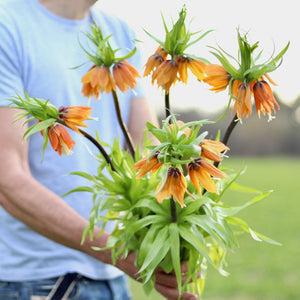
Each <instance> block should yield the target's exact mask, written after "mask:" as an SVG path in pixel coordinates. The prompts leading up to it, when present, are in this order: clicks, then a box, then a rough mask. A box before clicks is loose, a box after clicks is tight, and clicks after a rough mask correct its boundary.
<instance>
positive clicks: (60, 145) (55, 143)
mask: <svg viewBox="0 0 300 300" xmlns="http://www.w3.org/2000/svg"><path fill="white" fill-rule="evenodd" d="M48 136H49V140H50V143H51V146H52V148H53V150H54V151H56V152H58V154H59V155H62V154H64V155H69V154H71V151H70V149H72V150H74V145H75V142H74V141H73V139H72V138H71V136H70V134H69V132H68V130H67V129H66V128H65V127H63V126H62V125H59V124H57V125H55V126H51V127H49V128H48Z"/></svg>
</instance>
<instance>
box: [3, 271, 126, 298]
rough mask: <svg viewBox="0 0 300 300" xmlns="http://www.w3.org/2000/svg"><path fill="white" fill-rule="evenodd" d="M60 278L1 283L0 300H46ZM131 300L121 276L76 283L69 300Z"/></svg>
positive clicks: (124, 278)
mask: <svg viewBox="0 0 300 300" xmlns="http://www.w3.org/2000/svg"><path fill="white" fill-rule="evenodd" d="M57 279H58V278H51V279H45V280H38V281H22V282H5V281H0V300H45V299H46V297H47V295H48V294H49V293H50V291H51V289H52V288H53V286H54V285H55V283H56V281H57ZM73 299H74V300H129V299H131V297H130V293H129V288H128V284H127V279H126V277H125V276H120V277H117V278H115V279H110V280H91V279H88V278H84V277H82V278H81V279H80V280H77V281H76V284H75V285H74V288H73V290H72V292H71V293H70V295H69V296H68V300H73ZM56 300H59V299H56Z"/></svg>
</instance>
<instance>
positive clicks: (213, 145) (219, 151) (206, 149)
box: [200, 139, 229, 162]
mask: <svg viewBox="0 0 300 300" xmlns="http://www.w3.org/2000/svg"><path fill="white" fill-rule="evenodd" d="M200 147H201V157H203V158H207V159H209V160H213V161H215V162H220V161H221V160H222V158H223V153H224V152H225V151H227V150H229V148H228V147H227V146H226V145H225V144H223V143H221V142H218V141H213V140H207V139H203V140H202V141H201V143H200Z"/></svg>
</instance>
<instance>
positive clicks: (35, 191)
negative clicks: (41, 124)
mask: <svg viewBox="0 0 300 300" xmlns="http://www.w3.org/2000/svg"><path fill="white" fill-rule="evenodd" d="M13 178H14V179H13V181H12V180H6V184H3V185H2V186H1V188H0V204H1V205H2V206H3V208H4V209H5V210H6V211H7V212H8V213H10V214H11V215H12V216H14V217H15V218H17V219H19V220H20V221H22V222H23V223H25V224H26V225H27V226H29V227H30V228H31V229H33V230H34V231H36V232H38V233H39V234H41V235H43V236H45V237H47V238H49V239H51V240H53V241H55V242H57V243H60V244H62V245H64V246H67V247H70V248H73V249H76V250H80V251H83V252H85V253H88V254H90V255H92V256H94V257H95V258H97V259H99V260H101V261H102V262H104V263H111V253H110V251H95V250H93V249H92V246H96V247H105V246H106V242H107V238H108V236H109V234H108V233H103V234H101V235H100V236H99V232H100V229H99V228H95V238H94V240H93V241H90V239H89V238H87V239H86V241H85V243H84V244H83V245H81V244H80V243H81V238H82V233H83V230H84V228H85V227H86V226H87V225H88V221H87V220H86V219H84V218H83V217H82V216H81V215H79V214H78V213H77V212H76V211H75V210H74V209H73V208H71V207H70V206H69V205H68V204H67V203H65V202H64V201H63V200H62V199H61V198H60V197H58V196H57V195H56V194H54V193H53V192H51V191H50V190H48V189H47V188H46V187H44V186H43V185H41V184H40V183H39V182H37V181H36V180H35V179H33V178H32V177H31V176H30V175H28V174H26V173H25V174H24V173H22V172H20V173H19V174H13Z"/></svg>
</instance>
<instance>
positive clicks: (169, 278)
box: [116, 252, 198, 300]
mask: <svg viewBox="0 0 300 300" xmlns="http://www.w3.org/2000/svg"><path fill="white" fill-rule="evenodd" d="M135 258H136V256H135V253H134V252H131V253H130V254H129V255H128V256H127V258H126V259H119V260H118V261H117V264H116V266H117V267H118V268H119V269H120V270H122V271H123V272H124V273H126V274H127V275H128V276H130V277H132V278H133V279H135V280H137V281H140V282H142V281H141V279H139V274H138V270H137V268H136V267H135ZM181 272H182V274H183V275H182V281H184V280H186V277H187V276H186V275H184V274H185V273H186V272H187V264H186V263H182V264H181ZM155 289H156V290H157V291H158V292H159V293H160V294H161V295H163V296H164V297H166V299H168V300H178V297H179V291H178V286H177V280H176V276H175V274H173V273H170V274H167V273H165V272H164V271H163V270H162V269H157V270H156V272H155ZM180 299H181V300H197V299H198V297H197V296H196V295H194V294H191V293H188V292H184V293H183V294H182V296H181V298H180Z"/></svg>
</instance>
